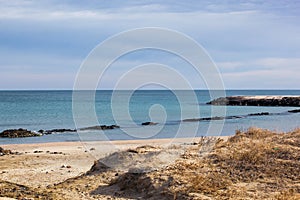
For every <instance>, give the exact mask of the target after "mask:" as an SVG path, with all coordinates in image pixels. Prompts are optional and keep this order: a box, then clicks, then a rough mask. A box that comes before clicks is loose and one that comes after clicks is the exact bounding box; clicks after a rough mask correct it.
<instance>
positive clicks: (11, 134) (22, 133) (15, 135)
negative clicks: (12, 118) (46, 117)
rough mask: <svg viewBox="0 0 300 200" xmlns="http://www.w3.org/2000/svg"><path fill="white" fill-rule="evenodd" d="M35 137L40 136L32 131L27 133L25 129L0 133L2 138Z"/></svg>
mask: <svg viewBox="0 0 300 200" xmlns="http://www.w3.org/2000/svg"><path fill="white" fill-rule="evenodd" d="M36 136H41V134H39V133H35V132H32V131H29V130H27V129H22V128H20V129H9V130H5V131H2V132H1V133H0V137H3V138H20V137H36Z"/></svg>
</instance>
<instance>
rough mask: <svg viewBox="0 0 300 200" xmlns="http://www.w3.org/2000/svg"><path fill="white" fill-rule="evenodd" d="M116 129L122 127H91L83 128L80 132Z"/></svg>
mask: <svg viewBox="0 0 300 200" xmlns="http://www.w3.org/2000/svg"><path fill="white" fill-rule="evenodd" d="M115 128H120V126H118V125H110V126H107V125H101V126H90V127H86V128H81V129H79V130H81V131H86V130H110V129H115Z"/></svg>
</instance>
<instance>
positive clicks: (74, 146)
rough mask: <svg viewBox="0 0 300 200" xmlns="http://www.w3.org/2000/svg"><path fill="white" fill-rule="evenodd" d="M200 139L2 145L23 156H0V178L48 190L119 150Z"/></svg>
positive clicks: (162, 145) (165, 145)
mask: <svg viewBox="0 0 300 200" xmlns="http://www.w3.org/2000/svg"><path fill="white" fill-rule="evenodd" d="M223 138H226V137H223ZM199 140H200V138H180V139H150V140H121V141H107V142H106V141H103V142H102V141H98V142H55V143H38V144H11V145H1V147H2V148H4V149H9V150H11V151H12V152H18V154H19V155H14V154H13V155H6V156H2V157H0V179H2V180H6V181H11V182H14V183H18V184H22V185H27V186H31V187H39V186H43V187H45V186H47V185H51V184H54V183H59V182H62V181H64V180H66V179H68V178H71V177H75V176H79V175H81V174H83V173H85V172H86V171H88V170H89V169H90V168H91V166H92V165H93V163H94V161H95V160H98V159H100V158H103V157H105V156H107V155H109V154H110V153H113V152H116V151H122V150H127V149H130V148H131V149H134V148H136V147H138V146H143V145H152V146H157V147H158V146H159V147H167V146H171V145H180V144H184V143H192V142H197V141H199Z"/></svg>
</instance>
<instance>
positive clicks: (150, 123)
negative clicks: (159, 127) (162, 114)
mask: <svg viewBox="0 0 300 200" xmlns="http://www.w3.org/2000/svg"><path fill="white" fill-rule="evenodd" d="M156 124H158V123H156V122H143V123H142V125H143V126H150V125H156Z"/></svg>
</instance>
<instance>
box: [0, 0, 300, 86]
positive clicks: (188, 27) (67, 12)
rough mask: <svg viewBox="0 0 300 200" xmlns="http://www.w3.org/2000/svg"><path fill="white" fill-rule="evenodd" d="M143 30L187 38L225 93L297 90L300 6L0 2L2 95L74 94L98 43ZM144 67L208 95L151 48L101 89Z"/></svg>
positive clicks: (118, 0) (173, 60) (117, 69)
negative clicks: (170, 73) (156, 66)
mask: <svg viewBox="0 0 300 200" xmlns="http://www.w3.org/2000/svg"><path fill="white" fill-rule="evenodd" d="M143 27H161V28H166V29H172V30H175V31H178V32H181V33H183V34H185V35H187V36H189V37H191V38H193V39H194V40H195V41H196V42H198V43H199V44H200V45H201V46H202V47H203V48H204V49H205V50H206V51H207V53H208V54H209V56H210V57H211V59H212V60H213V61H214V62H215V64H216V66H217V67H218V69H219V71H220V75H221V77H222V79H223V82H224V86H225V88H226V89H300V83H299V75H300V71H299V69H300V1H298V0H294V1H292V0H276V1H274V0H265V1H263V0H249V1H244V0H226V1H224V0H203V1H199V0H185V1H171V0H164V1H158V0H145V1H138V0H128V1H123V0H97V1H96V0H90V1H80V0H52V1H50V0H40V1H34V0H9V1H7V0H0V70H1V73H0V89H2V90H18V89H72V88H73V85H74V81H75V79H76V75H77V72H78V70H79V69H80V66H81V64H82V62H83V61H84V59H85V58H86V57H87V56H88V55H89V53H90V52H91V50H93V49H94V48H95V47H96V46H97V45H98V44H99V43H101V42H103V41H104V40H106V39H107V38H109V37H111V36H113V35H115V34H118V33H120V32H122V31H126V30H130V29H136V28H143ZM99 59H101V58H99ZM149 62H150V63H153V62H155V63H161V64H164V65H168V66H170V67H173V68H174V69H176V70H178V71H179V73H182V74H183V75H184V76H185V78H186V79H187V80H188V81H189V82H190V83H191V85H192V86H193V88H195V89H206V88H205V83H204V81H203V82H201V81H199V80H198V79H199V77H196V76H195V74H194V73H193V71H192V70H190V66H189V64H188V63H186V62H184V61H182V60H181V59H180V58H178V57H176V56H175V55H171V54H168V53H167V52H161V51H154V50H145V51H142V52H135V53H132V54H130V55H127V56H123V57H122V58H120V59H119V60H117V61H116V62H115V63H113V64H112V65H111V66H110V68H109V70H107V71H106V74H105V75H103V78H102V79H101V81H100V82H99V89H110V88H114V85H115V84H116V82H117V81H118V79H119V78H120V77H121V76H122V74H124V73H126V72H127V71H129V70H130V69H132V68H134V67H135V66H138V65H142V64H146V63H149ZM148 75H149V76H156V75H155V74H151V73H150V74H148ZM162 78H163V77H162Z"/></svg>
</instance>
